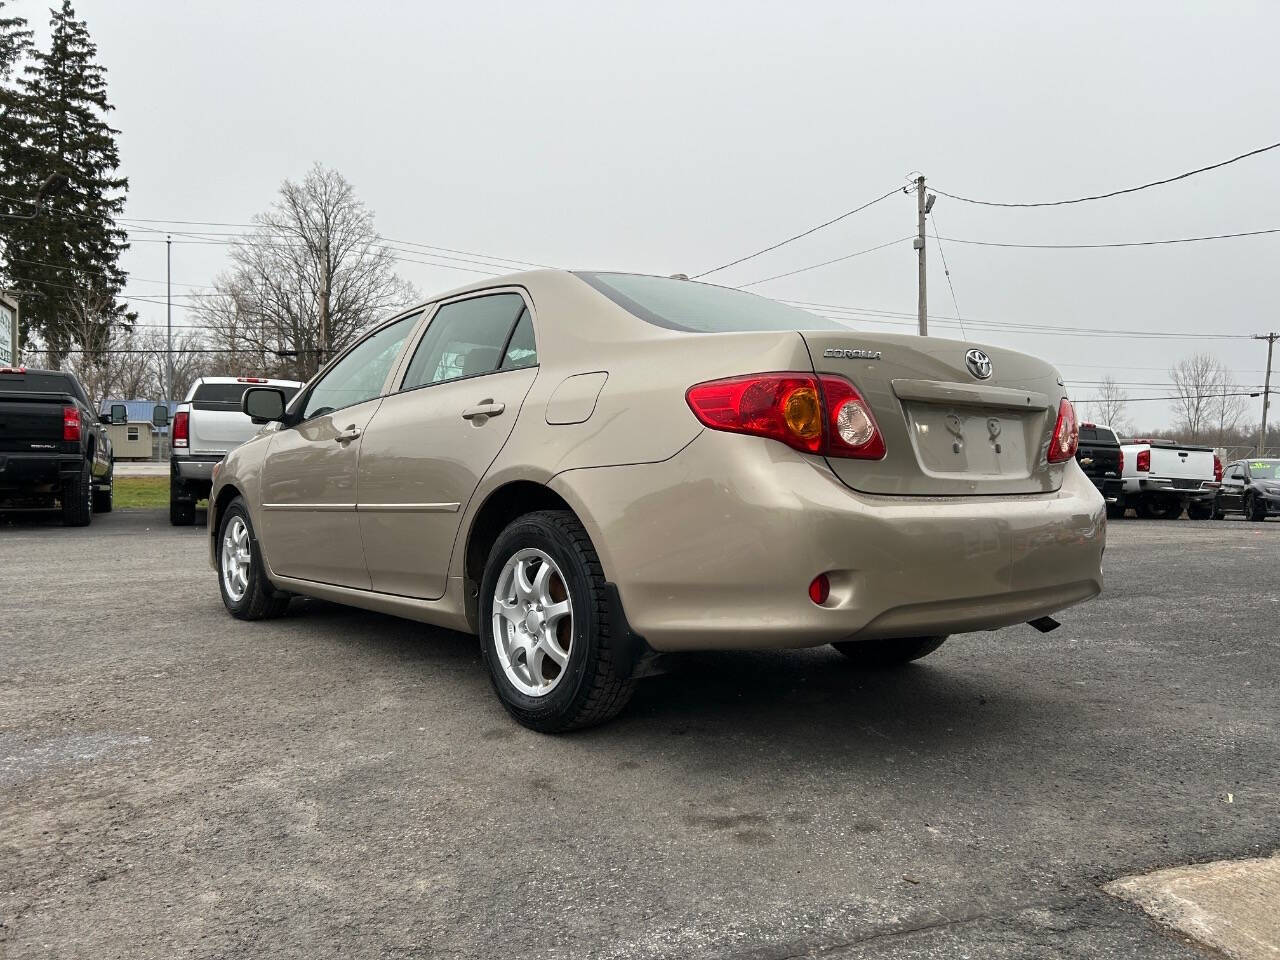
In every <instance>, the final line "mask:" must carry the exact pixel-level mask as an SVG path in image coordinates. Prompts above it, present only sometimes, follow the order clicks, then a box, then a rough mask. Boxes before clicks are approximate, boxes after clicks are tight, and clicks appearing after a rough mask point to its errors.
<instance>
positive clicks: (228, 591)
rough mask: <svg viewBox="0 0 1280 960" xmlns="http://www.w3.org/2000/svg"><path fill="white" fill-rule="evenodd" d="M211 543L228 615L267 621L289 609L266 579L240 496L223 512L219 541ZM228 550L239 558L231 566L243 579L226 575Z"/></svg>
mask: <svg viewBox="0 0 1280 960" xmlns="http://www.w3.org/2000/svg"><path fill="white" fill-rule="evenodd" d="M229 533H230V534H232V536H231V537H230V539H228V534H229ZM241 534H242V536H241ZM214 542H215V543H216V544H217V564H216V566H217V570H218V591H219V592H220V593H221V594H222V604H223V606H225V607H226V608H227V612H228V613H229V614H231V615H232V616H233V617H235V618H236V619H237V620H269V619H271V618H273V617H278V616H280V615H281V614H282V613H284V612H285V609H286V608H288V606H289V595H288V594H287V593H282V592H280V591H278V590H276V589H275V587H273V586H272V585H271V581H270V580H268V579H267V574H266V569H265V567H264V565H263V563H262V552H261V551H260V550H259V549H258V541H257V539H256V538H255V537H254V535H253V521H252V520H250V519H249V511H248V509H247V508H246V507H245V505H244V500H243V499H242V498H241V497H236V498H235V499H234V500H232V501H231V503H230V504H228V505H227V509H226V510H224V511H223V514H222V522H221V523H219V524H218V539H217V540H216V541H214ZM231 550H236V551H237V553H238V555H239V560H238V562H237V563H235V564H231V566H235V567H237V568H239V570H240V571H241V573H242V576H243V579H242V580H241V579H240V578H236V577H232V576H230V575H229V574H228V566H229V565H228V563H227V562H226V561H227V559H228V557H227V554H228V553H229V552H230V551H231ZM237 594H238V595H237Z"/></svg>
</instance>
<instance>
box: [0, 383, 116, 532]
mask: <svg viewBox="0 0 1280 960" xmlns="http://www.w3.org/2000/svg"><path fill="white" fill-rule="evenodd" d="M108 419H109V418H105V417H99V415H98V414H97V413H95V412H94V409H93V407H92V405H90V403H89V398H88V396H87V395H86V394H85V392H84V387H82V386H81V385H80V381H79V380H77V379H76V378H75V377H74V376H72V375H71V374H69V373H62V372H60V371H57V370H28V369H27V368H25V367H0V510H3V509H14V508H18V509H22V508H27V507H36V508H40V507H45V508H47V507H51V506H53V504H54V503H55V502H56V503H59V504H61V505H62V520H63V522H64V523H66V524H67V525H68V526H76V527H83V526H86V525H88V523H89V521H90V520H92V519H93V513H94V511H95V510H96V511H97V512H98V513H107V512H109V511H110V510H111V487H112V473H113V470H112V459H111V440H110V438H109V437H108V436H107V431H106V428H105V427H103V426H102V423H103V422H104V420H108Z"/></svg>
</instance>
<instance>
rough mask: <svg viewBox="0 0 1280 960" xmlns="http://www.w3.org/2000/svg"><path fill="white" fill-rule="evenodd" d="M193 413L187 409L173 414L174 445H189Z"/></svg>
mask: <svg viewBox="0 0 1280 960" xmlns="http://www.w3.org/2000/svg"><path fill="white" fill-rule="evenodd" d="M190 420H191V414H189V413H188V412H187V411H186V410H179V411H178V412H177V413H175V414H174V415H173V445H174V446H175V447H185V446H186V445H187V431H188V427H189V426H190Z"/></svg>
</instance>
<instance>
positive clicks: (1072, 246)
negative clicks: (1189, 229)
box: [939, 191, 1280, 250]
mask: <svg viewBox="0 0 1280 960" xmlns="http://www.w3.org/2000/svg"><path fill="white" fill-rule="evenodd" d="M939 192H941V191H939ZM1270 233H1280V227H1271V228H1269V229H1266V230H1245V231H1243V232H1241V233H1216V234H1212V235H1210V236H1207V237H1178V238H1177V239H1174V240H1130V241H1127V242H1124V243H997V242H996V241H994V240H959V239H957V238H956V237H947V238H946V239H947V242H949V243H963V244H967V245H969V246H972V247H1021V248H1025V249H1030V250H1100V249H1105V248H1109V247H1161V246H1165V245H1166V244H1170V243H1199V242H1200V241H1202V240H1230V239H1232V238H1234V237H1260V236H1263V235H1264V234H1270Z"/></svg>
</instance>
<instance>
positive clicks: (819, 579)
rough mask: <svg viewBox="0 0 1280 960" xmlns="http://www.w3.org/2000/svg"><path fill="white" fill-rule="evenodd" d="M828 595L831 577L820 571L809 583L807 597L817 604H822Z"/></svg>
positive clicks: (829, 594)
mask: <svg viewBox="0 0 1280 960" xmlns="http://www.w3.org/2000/svg"><path fill="white" fill-rule="evenodd" d="M829 596H831V579H830V578H829V577H828V576H827V575H826V574H825V573H820V574H818V575H817V576H816V577H814V578H813V581H812V582H811V583H810V584H809V599H810V600H812V601H813V602H814V603H816V604H817V605H818V606H822V605H823V604H824V603H826V602H827V597H829Z"/></svg>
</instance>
